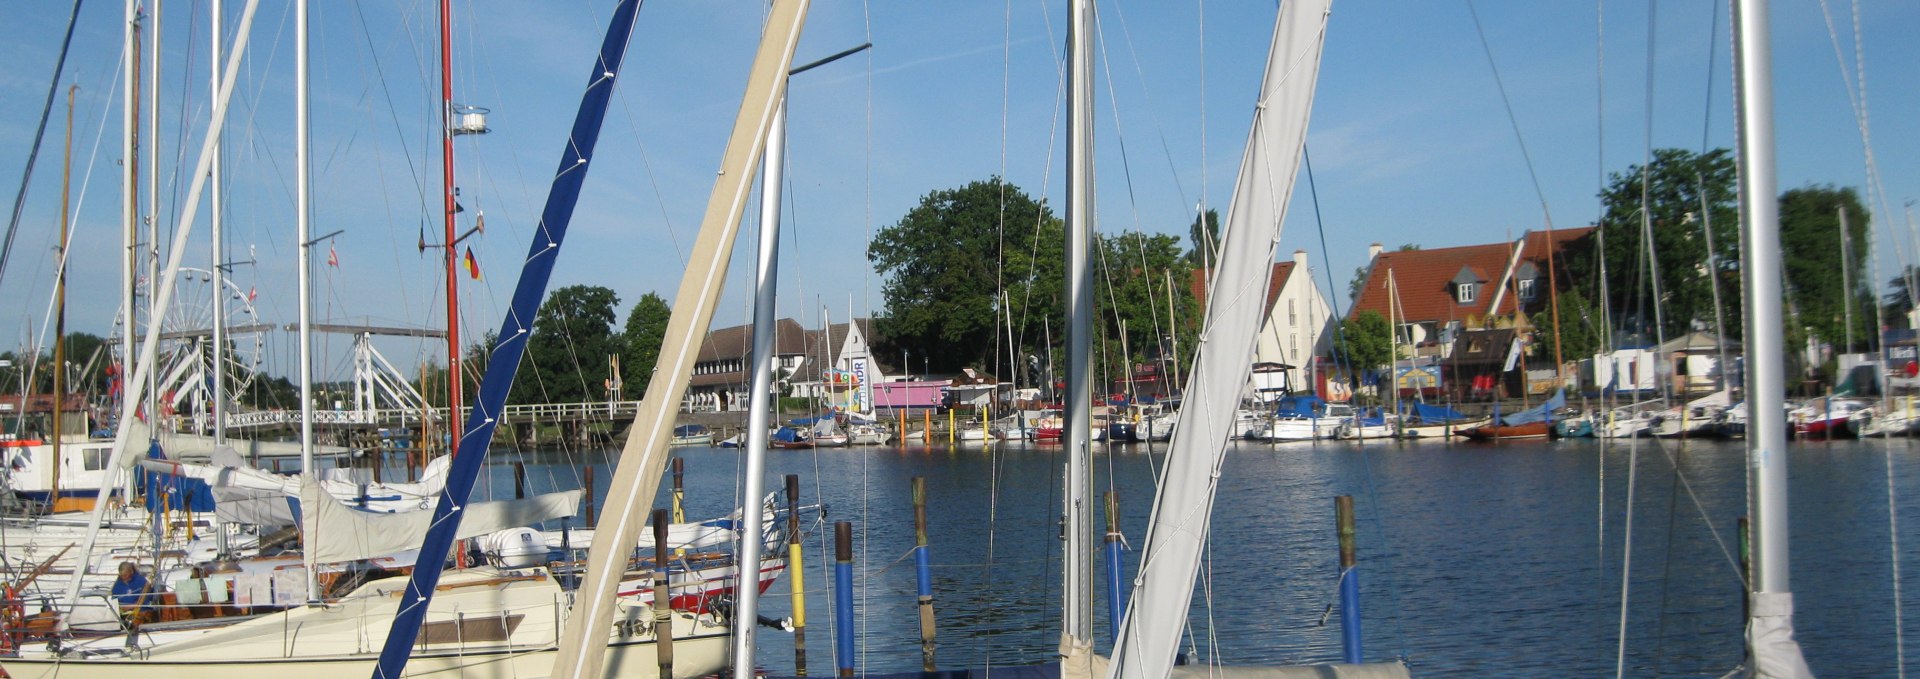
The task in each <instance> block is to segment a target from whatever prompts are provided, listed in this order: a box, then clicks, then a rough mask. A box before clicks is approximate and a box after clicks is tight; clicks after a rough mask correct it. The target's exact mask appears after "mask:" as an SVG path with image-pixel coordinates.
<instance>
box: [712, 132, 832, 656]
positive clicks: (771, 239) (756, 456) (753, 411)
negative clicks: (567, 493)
mask: <svg viewBox="0 0 1920 679" xmlns="http://www.w3.org/2000/svg"><path fill="white" fill-rule="evenodd" d="M786 137H787V104H786V99H785V97H782V98H781V100H780V102H779V103H777V104H775V105H774V107H773V124H772V125H771V126H770V127H768V129H767V149H766V151H765V152H764V153H763V154H762V155H761V169H760V172H761V174H760V247H759V249H758V250H757V255H758V258H759V263H758V265H757V267H756V268H755V271H754V297H753V393H751V394H748V396H747V402H748V403H749V404H750V405H748V406H747V459H746V471H745V474H746V478H744V479H742V486H743V488H742V492H741V495H740V497H742V498H745V502H746V503H747V505H748V506H746V507H744V508H742V510H741V512H740V518H741V521H742V524H743V525H742V528H741V529H740V561H739V564H740V568H739V571H740V573H741V578H742V580H741V584H740V585H739V589H738V590H737V591H739V592H740V596H738V597H735V599H736V601H735V602H734V616H733V658H734V660H733V676H734V678H735V679H753V677H754V663H753V633H754V628H756V627H758V626H759V618H758V615H759V613H758V607H759V603H760V602H759V599H760V597H759V596H758V595H757V590H755V589H754V588H753V586H752V585H750V584H747V583H746V581H745V578H746V577H749V576H748V575H747V574H748V573H756V572H758V571H759V567H758V566H757V565H755V564H759V563H760V548H761V541H762V539H763V535H762V533H763V532H764V526H762V525H761V518H762V517H761V516H760V506H759V503H760V496H761V495H764V494H766V488H765V482H766V475H767V439H768V436H767V426H768V422H767V420H768V418H769V415H770V411H771V410H772V408H773V402H772V401H773V399H772V394H771V393H770V392H771V391H772V390H773V323H774V321H773V311H774V302H775V300H774V292H775V286H776V282H777V280H778V275H779V272H780V182H781V169H782V163H783V162H784V160H783V158H782V156H784V155H785V154H784V153H783V151H785V150H786V148H785V146H786ZM822 374H823V375H824V373H822Z"/></svg>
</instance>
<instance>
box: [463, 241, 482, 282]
mask: <svg viewBox="0 0 1920 679" xmlns="http://www.w3.org/2000/svg"><path fill="white" fill-rule="evenodd" d="M466 259H467V276H469V277H471V278H472V279H474V280H476V281H477V280H480V260H478V259H474V258H473V248H467V257H466Z"/></svg>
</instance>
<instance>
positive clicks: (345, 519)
mask: <svg viewBox="0 0 1920 679" xmlns="http://www.w3.org/2000/svg"><path fill="white" fill-rule="evenodd" d="M580 496H581V491H578V490H569V491H566V492H561V493H547V494H545V495H535V496H533V497H530V498H527V499H524V500H496V501H492V502H471V503H468V504H467V506H466V507H465V508H463V510H462V511H460V512H459V513H457V514H455V515H454V516H458V517H461V518H460V531H459V532H458V533H456V534H455V536H454V537H455V538H456V539H465V538H471V537H478V536H481V535H486V534H488V533H492V532H494V531H497V530H503V529H507V528H518V527H521V526H527V525H532V524H536V523H539V522H542V521H546V520H549V519H557V518H560V517H563V516H572V515H573V514H574V512H575V510H576V509H577V508H579V506H580ZM432 522H433V512H431V511H417V512H396V513H392V514H380V513H374V512H363V511H360V510H358V509H354V508H352V507H349V506H347V505H346V504H344V503H342V502H340V501H339V500H336V499H334V498H333V496H332V495H330V494H328V493H327V491H326V489H325V488H323V487H321V485H320V484H319V483H318V482H315V481H314V480H313V479H312V478H311V477H305V476H303V477H300V529H301V530H303V531H305V532H306V536H307V540H306V547H305V548H306V549H307V550H308V551H310V552H312V556H313V562H314V563H338V562H342V561H357V560H360V559H372V558H375V557H381V556H390V555H393V554H399V553H401V552H407V551H411V550H415V549H419V548H420V538H421V536H424V535H426V534H427V527H428V526H429V525H430V524H431V523H432Z"/></svg>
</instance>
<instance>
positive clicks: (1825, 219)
mask: <svg viewBox="0 0 1920 679" xmlns="http://www.w3.org/2000/svg"><path fill="white" fill-rule="evenodd" d="M1843 209H1844V210H1845V211H1846V213H1847V233H1846V235H1845V236H1844V238H1845V239H1846V240H1847V241H1848V248H1847V254H1848V258H1847V259H1846V260H1844V261H1842V259H1841V247H1840V244H1841V241H1842V238H1843V236H1842V235H1841V231H1840V211H1841V210H1843ZM1867 224H1868V214H1867V211H1866V208H1864V207H1862V206H1861V204H1860V196H1859V194H1857V193H1855V192H1854V190H1853V189H1852V188H1834V187H1832V186H1809V187H1806V188H1799V189H1793V190H1790V191H1787V192H1786V193H1784V194H1781V195H1780V249H1781V250H1782V251H1784V253H1785V254H1786V256H1785V257H1783V258H1782V259H1783V260H1784V261H1783V262H1782V266H1783V268H1785V269H1786V274H1787V295H1788V298H1789V299H1790V300H1792V302H1793V306H1794V307H1795V308H1796V309H1798V310H1799V317H1798V318H1796V319H1789V321H1788V323H1789V327H1790V328H1792V329H1796V330H1810V331H1812V333H1813V335H1814V336H1815V337H1819V338H1821V339H1822V340H1825V341H1827V342H1831V343H1833V345H1834V346H1835V347H1840V346H1841V345H1842V344H1843V343H1845V340H1846V338H1847V336H1848V330H1847V326H1846V324H1845V322H1844V319H1845V317H1846V315H1847V311H1848V305H1849V304H1851V310H1852V314H1853V329H1852V337H1853V341H1854V346H1852V347H1844V348H1843V350H1844V351H1852V350H1855V349H1859V348H1862V347H1865V346H1870V345H1871V342H1872V340H1873V328H1874V327H1875V326H1874V315H1873V292H1872V290H1873V288H1872V283H1871V281H1868V280H1867V277H1866V275H1865V274H1866V266H1867V255H1868V252H1867V243H1868V240H1867ZM1843 270H1844V274H1843ZM1845 277H1851V280H1850V281H1848V280H1846V278H1845ZM1847 283H1851V285H1852V287H1853V289H1852V290H1850V291H1849V290H1846V284H1847Z"/></svg>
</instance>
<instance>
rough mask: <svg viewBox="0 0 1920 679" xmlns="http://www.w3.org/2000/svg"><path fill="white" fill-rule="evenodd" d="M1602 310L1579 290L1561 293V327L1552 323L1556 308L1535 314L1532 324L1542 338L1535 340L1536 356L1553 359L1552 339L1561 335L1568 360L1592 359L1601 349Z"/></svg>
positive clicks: (1603, 326)
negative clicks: (1595, 306)
mask: <svg viewBox="0 0 1920 679" xmlns="http://www.w3.org/2000/svg"><path fill="white" fill-rule="evenodd" d="M1601 320H1602V319H1601V317H1600V310H1599V309H1596V308H1594V306H1593V304H1592V303H1591V302H1588V301H1587V298H1586V296H1584V295H1581V294H1580V293H1579V292H1576V291H1568V292H1562V293H1560V327H1558V328H1556V327H1554V325H1553V311H1552V310H1551V309H1543V310H1541V311H1540V312H1539V313H1536V314H1534V315H1533V327H1534V328H1536V329H1538V330H1539V333H1538V334H1537V335H1535V336H1536V337H1538V338H1539V341H1536V342H1534V343H1533V347H1534V349H1533V350H1534V351H1535V352H1539V353H1537V354H1536V355H1538V356H1543V357H1546V358H1548V359H1551V358H1553V338H1554V336H1555V335H1556V334H1557V335H1558V336H1559V337H1560V355H1561V357H1562V358H1564V359H1565V360H1567V361H1578V360H1581V359H1586V358H1592V357H1593V355H1594V354H1595V353H1597V352H1599V351H1600V338H1601V332H1602V329H1603V328H1605V327H1606V326H1605V325H1604V324H1602V323H1601Z"/></svg>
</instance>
